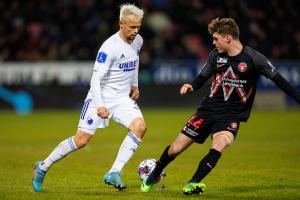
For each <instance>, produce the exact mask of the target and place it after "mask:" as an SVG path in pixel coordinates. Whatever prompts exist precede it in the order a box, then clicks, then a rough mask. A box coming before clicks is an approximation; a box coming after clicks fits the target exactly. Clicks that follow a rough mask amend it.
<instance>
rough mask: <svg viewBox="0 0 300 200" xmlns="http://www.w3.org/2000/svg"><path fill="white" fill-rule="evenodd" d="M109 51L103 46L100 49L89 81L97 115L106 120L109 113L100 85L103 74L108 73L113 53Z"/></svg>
mask: <svg viewBox="0 0 300 200" xmlns="http://www.w3.org/2000/svg"><path fill="white" fill-rule="evenodd" d="M110 49H111V48H109V47H107V45H105V44H104V45H103V46H102V47H101V48H100V50H99V52H98V55H97V59H96V61H95V65H94V70H93V75H92V79H91V91H92V94H93V96H94V100H95V105H96V108H97V114H98V116H99V117H101V118H103V119H106V118H108V115H109V112H108V109H107V108H106V107H105V105H104V102H103V100H102V95H101V85H100V83H101V80H102V79H103V77H104V76H105V74H106V73H107V72H108V70H109V67H110V65H111V62H112V59H113V52H111V51H110Z"/></svg>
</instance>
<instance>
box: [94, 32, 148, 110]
mask: <svg viewBox="0 0 300 200" xmlns="http://www.w3.org/2000/svg"><path fill="white" fill-rule="evenodd" d="M142 44H143V39H142V37H141V36H140V35H139V34H138V35H137V36H136V37H135V39H134V40H133V42H132V43H131V44H128V43H126V42H125V41H123V40H122V38H121V37H120V35H119V33H118V32H117V33H115V34H114V35H112V36H111V37H110V38H108V39H107V40H106V41H105V42H104V43H103V44H102V46H101V47H100V49H99V51H98V55H97V59H96V61H95V65H94V70H93V76H92V80H91V89H90V91H89V92H90V93H92V94H93V97H94V100H95V104H96V107H100V106H105V105H104V103H103V99H111V98H113V99H115V98H122V97H128V95H129V93H130V88H131V86H138V68H139V52H140V49H141V47H142Z"/></svg>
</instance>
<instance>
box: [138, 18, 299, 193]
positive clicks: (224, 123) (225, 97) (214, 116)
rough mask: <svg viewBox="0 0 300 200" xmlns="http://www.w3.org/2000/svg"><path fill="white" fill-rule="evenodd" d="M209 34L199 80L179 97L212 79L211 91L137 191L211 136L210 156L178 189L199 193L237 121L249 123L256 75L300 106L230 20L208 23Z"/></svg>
mask: <svg viewBox="0 0 300 200" xmlns="http://www.w3.org/2000/svg"><path fill="white" fill-rule="evenodd" d="M208 31H209V33H210V34H211V35H212V38H213V44H214V45H215V47H216V48H215V49H214V50H212V51H211V52H210V54H209V57H208V61H207V63H206V64H205V65H204V66H203V68H202V70H201V72H200V73H199V75H198V76H197V77H196V78H195V79H194V80H193V81H192V82H191V83H186V84H183V86H182V87H181V89H180V94H181V95H183V94H186V93H191V92H194V91H196V90H197V89H199V88H200V87H201V86H203V84H204V83H205V82H206V81H207V80H208V79H209V78H212V84H211V88H210V92H208V94H207V96H206V97H205V98H204V99H203V100H202V102H201V103H200V105H199V107H198V109H197V111H196V113H195V114H194V115H193V116H192V117H191V118H190V119H189V120H188V122H187V123H186V124H185V126H184V127H183V128H182V130H181V133H180V134H179V135H178V137H177V138H176V140H175V141H174V142H173V143H172V144H171V145H170V146H167V147H166V149H165V150H164V152H163V153H162V155H161V157H160V159H159V160H158V161H157V165H156V167H155V168H154V170H153V171H152V173H151V174H150V175H149V176H148V177H147V178H146V179H144V181H143V182H142V184H141V191H142V192H149V191H150V190H151V189H152V187H153V186H154V184H155V181H156V180H157V178H158V177H159V175H160V174H161V172H162V171H163V169H164V168H165V167H166V166H167V165H168V164H169V163H170V162H171V161H173V160H174V159H175V157H176V156H178V155H179V154H180V153H181V152H183V151H184V150H185V149H187V148H188V147H189V146H190V145H191V144H192V143H193V142H196V143H200V144H202V143H204V141H205V140H206V138H207V137H208V136H210V135H211V138H212V146H211V149H210V150H209V153H208V154H207V155H206V156H204V157H203V159H202V160H201V161H200V163H199V166H198V169H197V170H196V172H195V174H194V175H193V177H192V178H191V180H190V181H189V183H188V184H187V185H186V186H185V187H184V188H183V193H184V194H186V195H190V194H199V193H202V192H203V191H204V189H205V184H204V183H202V182H201V180H202V179H203V178H204V177H205V176H206V175H207V174H208V173H209V172H210V171H211V170H212V169H213V168H214V167H215V166H216V164H217V162H218V160H219V158H220V157H221V154H222V152H223V151H224V150H225V149H226V148H227V147H229V146H230V145H231V144H232V142H233V140H234V138H235V136H236V134H237V132H238V129H239V124H240V122H246V121H247V119H248V118H249V115H250V112H251V107H252V104H253V101H254V97H255V93H256V84H257V80H258V77H259V75H260V74H262V75H264V76H265V77H267V78H268V79H271V80H272V81H273V82H274V83H275V84H276V85H277V86H278V87H279V88H280V89H281V90H283V91H284V92H285V93H286V94H288V95H289V96H291V97H293V98H294V99H295V100H296V101H297V102H298V103H299V104H300V95H299V93H297V91H296V90H295V89H294V88H293V87H292V86H291V85H290V84H289V83H288V82H287V81H286V80H285V79H284V78H283V77H282V76H281V75H280V74H279V73H278V72H277V71H276V69H275V68H274V66H273V65H272V64H271V63H270V61H269V60H268V59H267V58H266V57H265V56H264V55H262V54H261V53H259V52H258V51H256V50H255V49H253V48H251V47H248V46H243V45H242V44H241V42H240V40H239V28H238V26H237V24H236V22H235V21H234V20H233V19H232V18H222V19H219V18H216V19H214V20H212V21H211V22H210V24H209V25H208Z"/></svg>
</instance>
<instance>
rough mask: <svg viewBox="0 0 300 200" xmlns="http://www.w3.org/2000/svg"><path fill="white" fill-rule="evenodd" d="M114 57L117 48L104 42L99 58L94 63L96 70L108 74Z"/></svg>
mask: <svg viewBox="0 0 300 200" xmlns="http://www.w3.org/2000/svg"><path fill="white" fill-rule="evenodd" d="M114 59H115V48H114V46H113V44H111V43H109V42H104V43H103V45H102V46H101V47H100V49H99V51H98V54H97V58H96V60H95V64H94V71H100V72H103V73H104V74H106V73H107V71H108V70H109V67H110V66H111V63H112V62H113V61H114Z"/></svg>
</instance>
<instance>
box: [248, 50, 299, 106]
mask: <svg viewBox="0 0 300 200" xmlns="http://www.w3.org/2000/svg"><path fill="white" fill-rule="evenodd" d="M254 59H255V60H254V61H255V66H256V68H257V69H258V71H259V72H260V73H261V74H263V75H264V76H265V77H267V78H268V79H270V80H272V81H273V82H274V83H275V84H276V85H277V86H278V87H279V88H280V89H281V90H282V91H284V92H285V93H286V94H287V95H289V96H290V97H292V98H294V99H295V100H296V101H297V102H298V104H300V94H299V93H298V92H297V90H296V89H295V88H294V87H292V86H291V85H290V84H289V82H288V81H287V80H286V79H285V78H284V77H283V76H281V74H280V73H279V72H277V70H276V69H275V67H274V66H273V65H272V63H271V62H270V61H269V60H268V59H267V58H266V57H265V56H264V55H262V54H261V53H258V52H257V54H256V56H255V57H254Z"/></svg>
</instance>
